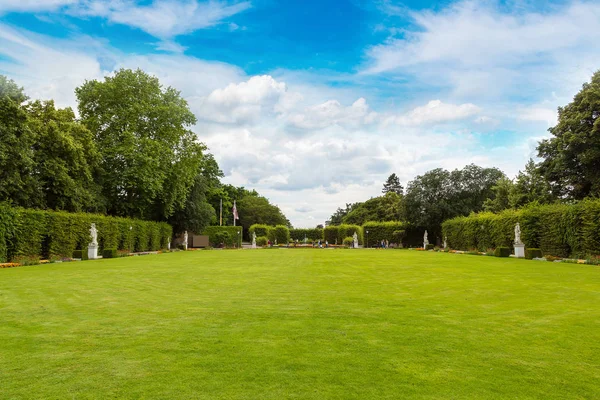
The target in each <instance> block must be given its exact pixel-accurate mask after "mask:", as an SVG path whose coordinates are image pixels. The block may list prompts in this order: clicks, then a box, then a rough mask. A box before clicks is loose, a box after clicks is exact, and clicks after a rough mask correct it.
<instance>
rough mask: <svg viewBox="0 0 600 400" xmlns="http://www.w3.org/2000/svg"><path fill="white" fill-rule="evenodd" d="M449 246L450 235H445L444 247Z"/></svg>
mask: <svg viewBox="0 0 600 400" xmlns="http://www.w3.org/2000/svg"><path fill="white" fill-rule="evenodd" d="M447 248H448V236H444V249H447Z"/></svg>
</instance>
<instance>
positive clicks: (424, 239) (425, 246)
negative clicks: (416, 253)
mask: <svg viewBox="0 0 600 400" xmlns="http://www.w3.org/2000/svg"><path fill="white" fill-rule="evenodd" d="M428 244H429V240H427V231H425V234H424V235H423V248H424V249H426V248H427V245H428Z"/></svg>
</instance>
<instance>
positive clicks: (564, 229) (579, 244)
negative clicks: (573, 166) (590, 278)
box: [443, 200, 600, 258]
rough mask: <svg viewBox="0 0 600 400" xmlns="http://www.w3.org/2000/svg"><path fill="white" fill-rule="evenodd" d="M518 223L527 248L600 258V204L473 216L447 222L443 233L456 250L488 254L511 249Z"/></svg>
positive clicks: (576, 256) (569, 205)
mask: <svg viewBox="0 0 600 400" xmlns="http://www.w3.org/2000/svg"><path fill="white" fill-rule="evenodd" d="M517 222H519V224H520V226H521V239H522V241H523V242H524V243H525V247H526V248H539V249H541V250H542V252H543V254H545V255H551V256H557V257H575V258H585V257H587V256H594V255H598V254H600V200H585V201H581V202H578V203H574V204H552V205H535V204H532V205H530V206H528V207H525V208H523V209H520V210H505V211H503V212H501V213H498V214H492V213H487V212H483V213H479V214H472V215H470V216H468V217H458V218H454V219H451V220H448V221H445V222H444V224H443V231H444V235H446V236H447V237H448V244H449V246H450V247H451V248H453V249H460V250H471V249H478V250H479V251H486V250H487V249H490V248H496V247H500V246H504V247H512V245H513V240H514V227H515V224H516V223H517Z"/></svg>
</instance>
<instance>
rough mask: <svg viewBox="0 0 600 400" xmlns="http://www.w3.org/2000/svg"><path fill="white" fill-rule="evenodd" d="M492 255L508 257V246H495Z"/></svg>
mask: <svg viewBox="0 0 600 400" xmlns="http://www.w3.org/2000/svg"><path fill="white" fill-rule="evenodd" d="M494 255H495V256H496V257H510V247H496V250H494Z"/></svg>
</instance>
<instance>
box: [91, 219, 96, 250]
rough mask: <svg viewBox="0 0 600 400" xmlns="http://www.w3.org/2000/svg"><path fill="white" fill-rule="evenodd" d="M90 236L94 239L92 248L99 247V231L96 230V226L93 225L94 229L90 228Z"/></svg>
mask: <svg viewBox="0 0 600 400" xmlns="http://www.w3.org/2000/svg"><path fill="white" fill-rule="evenodd" d="M90 236H91V237H92V243H90V246H98V230H97V229H96V224H94V223H92V227H91V228H90Z"/></svg>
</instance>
